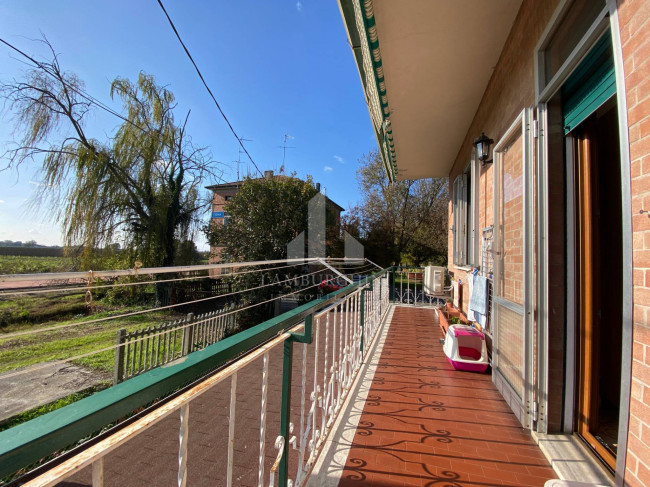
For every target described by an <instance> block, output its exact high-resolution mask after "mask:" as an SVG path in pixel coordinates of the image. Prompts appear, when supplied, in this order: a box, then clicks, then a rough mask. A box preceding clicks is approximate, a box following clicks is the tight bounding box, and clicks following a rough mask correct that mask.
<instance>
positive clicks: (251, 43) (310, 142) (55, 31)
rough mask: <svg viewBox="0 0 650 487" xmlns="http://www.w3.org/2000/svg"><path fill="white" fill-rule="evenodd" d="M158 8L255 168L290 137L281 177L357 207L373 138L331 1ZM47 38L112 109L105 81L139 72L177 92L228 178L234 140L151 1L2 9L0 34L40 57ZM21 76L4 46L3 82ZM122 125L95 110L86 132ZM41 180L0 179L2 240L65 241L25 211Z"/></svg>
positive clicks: (24, 174)
mask: <svg viewBox="0 0 650 487" xmlns="http://www.w3.org/2000/svg"><path fill="white" fill-rule="evenodd" d="M164 3H165V6H166V8H167V11H168V12H169V14H170V16H171V17H172V19H173V20H174V23H175V24H176V27H177V28H178V29H179V32H180V34H181V36H182V37H183V40H184V41H185V43H186V45H187V46H188V48H189V50H190V52H191V53H192V55H193V57H194V59H195V61H196V62H197V64H198V65H199V68H200V69H201V71H202V72H203V75H204V77H205V78H206V81H207V82H208V85H209V86H210V88H211V89H212V91H213V93H214V94H215V96H216V97H217V100H218V101H219V103H220V104H221V107H222V108H223V110H224V111H225V113H226V115H227V116H228V118H229V119H230V121H231V123H232V124H233V126H234V128H235V130H236V131H237V133H238V134H239V135H240V136H241V137H244V138H247V139H252V142H247V143H246V146H247V148H248V150H249V152H250V153H251V155H252V156H253V159H254V160H255V162H256V163H257V164H258V166H260V169H262V170H265V169H275V170H277V169H278V168H279V167H280V165H281V163H282V149H281V148H279V147H278V146H281V145H282V142H283V138H284V135H285V134H290V135H291V136H293V137H294V138H293V139H292V140H290V141H289V142H288V145H290V146H295V148H294V149H287V159H286V169H287V170H288V171H289V172H290V171H296V172H297V173H298V175H299V176H301V177H304V176H306V175H308V174H311V175H312V176H313V177H314V179H315V181H317V182H320V183H321V184H322V186H323V187H324V188H325V189H326V191H327V194H328V196H329V197H331V198H332V199H333V200H334V201H336V202H337V203H339V204H340V205H341V206H344V207H346V208H348V207H349V206H351V205H353V204H355V203H356V201H357V200H358V199H359V193H358V189H357V183H356V178H355V171H356V168H357V159H358V158H359V157H361V156H362V154H364V153H366V152H368V151H370V150H372V149H374V148H375V147H376V141H375V138H374V135H373V133H372V128H371V124H370V119H369V116H368V110H367V107H366V105H365V102H364V96H363V91H362V88H361V82H360V80H359V75H358V72H357V70H356V66H355V64H354V59H353V56H352V52H351V50H350V48H349V46H348V44H347V39H346V35H345V29H344V26H343V21H342V19H341V16H340V13H339V10H338V5H337V3H336V2H335V1H326V2H324V1H321V0H301V1H299V2H296V0H286V1H285V0H273V1H268V0H266V1H262V0H258V1H253V0H239V1H225V0H219V1H211V2H204V1H198V0H185V1H180V0H167V1H166V2H164ZM42 34H43V35H45V36H47V38H48V39H49V41H50V42H51V43H52V45H53V46H54V48H55V50H56V51H57V52H58V53H59V54H60V58H59V60H60V63H61V65H62V66H63V67H64V68H65V69H66V70H68V71H71V72H74V73H76V74H77V75H78V76H79V77H80V78H81V79H82V80H84V82H85V84H86V90H87V91H88V92H89V93H91V94H92V95H94V96H95V97H97V98H99V99H100V100H102V101H104V102H106V103H107V104H109V105H111V106H113V107H114V108H119V105H118V104H115V103H113V102H111V100H110V97H109V96H108V92H109V86H110V82H111V80H113V79H114V78H115V77H116V76H121V77H127V78H130V79H135V78H136V77H137V75H138V72H139V71H145V72H147V73H150V74H153V75H154V76H155V77H156V80H157V82H158V83H160V84H165V85H167V86H168V87H169V89H171V91H173V92H174V94H175V96H176V100H177V102H178V116H179V117H180V116H181V114H182V115H183V116H184V114H185V113H186V112H187V110H190V109H191V116H190V122H189V124H188V127H189V132H190V134H191V135H192V137H193V139H194V141H195V142H196V143H197V144H198V145H202V146H209V147H210V150H211V152H212V154H213V158H214V159H215V160H217V161H221V162H223V163H225V167H224V169H225V171H226V173H225V176H224V178H225V179H226V180H231V179H235V176H236V164H235V163H233V161H235V160H236V159H237V157H238V146H237V141H236V139H235V138H234V136H233V135H232V133H231V132H230V131H229V130H228V128H227V126H226V124H225V122H224V121H223V119H222V118H221V116H220V114H219V113H218V111H217V109H216V107H215V106H214V104H213V102H212V100H211V99H210V98H209V95H208V93H207V92H206V90H205V88H204V87H203V86H202V84H201V82H200V79H199V78H198V76H197V75H196V73H195V72H194V68H193V67H192V66H191V64H190V62H189V60H188V59H187V58H186V56H185V54H184V53H183V51H182V47H181V46H180V44H179V43H178V41H177V40H176V38H175V36H174V34H173V32H172V30H171V28H170V27H169V25H168V23H167V20H166V19H165V17H164V15H163V12H162V10H161V9H160V7H159V6H158V4H157V2H156V0H142V1H137V2H134V1H133V0H131V1H126V0H116V1H111V2H107V1H102V2H99V1H88V0H84V1H73V0H68V1H66V2H55V1H52V0H30V1H25V0H0V37H2V38H4V39H5V40H7V41H8V42H10V43H12V44H14V45H16V46H17V47H19V48H21V49H22V50H24V51H26V52H27V53H30V54H33V55H35V56H41V57H43V56H45V55H46V54H47V53H46V51H45V50H44V49H43V47H42V45H40V43H38V42H33V41H32V39H37V38H39V37H41V35H42ZM26 69H27V68H26V66H25V65H24V64H23V63H21V62H20V61H19V60H18V59H17V57H16V55H14V54H11V53H10V52H9V49H8V48H6V47H5V46H0V78H1V79H3V80H7V79H11V78H20V77H21V75H22V74H23V73H24V72H25V71H26ZM2 115H3V116H2V119H1V120H0V153H1V152H4V148H5V144H6V143H7V142H8V141H10V140H11V139H12V134H11V129H12V123H11V120H10V119H9V118H8V117H7V114H6V112H3V114H2ZM118 124H119V119H117V118H115V117H114V116H112V115H109V114H106V113H104V112H101V111H100V110H97V111H96V112H95V114H94V115H93V116H92V117H91V118H90V119H89V121H88V123H87V127H86V128H87V131H88V132H89V133H90V134H91V135H92V136H93V137H95V138H98V139H104V138H106V137H108V136H110V135H111V134H112V133H113V132H114V130H115V128H116V127H117V126H118ZM245 158H246V156H245V155H242V160H245ZM252 170H253V168H252V167H251V171H252ZM241 171H242V172H245V171H246V164H242V166H241ZM38 182H39V176H38V164H34V165H29V166H25V167H22V168H21V170H20V172H18V173H16V172H6V171H5V172H2V173H0V240H5V239H11V240H23V241H25V240H32V239H34V240H36V241H38V242H39V243H43V244H58V243H60V242H61V241H60V231H59V228H58V227H57V226H56V225H55V224H53V223H52V222H51V219H50V218H48V217H47V215H46V211H45V209H44V208H42V209H41V210H39V211H38V212H36V213H34V212H30V211H29V210H28V209H27V205H26V203H27V201H28V200H29V199H30V197H31V196H32V195H33V193H34V191H36V190H37V188H38ZM206 220H207V214H206ZM199 240H202V238H201V237H200V238H199ZM197 243H199V244H200V243H201V242H200V241H197ZM201 247H202V248H205V247H204V245H201Z"/></svg>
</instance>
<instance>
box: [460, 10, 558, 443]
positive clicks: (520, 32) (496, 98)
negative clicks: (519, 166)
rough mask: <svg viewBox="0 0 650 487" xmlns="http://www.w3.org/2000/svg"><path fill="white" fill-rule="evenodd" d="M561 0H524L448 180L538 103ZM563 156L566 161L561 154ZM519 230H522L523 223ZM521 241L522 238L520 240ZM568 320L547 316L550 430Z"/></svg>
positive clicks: (487, 181)
mask: <svg viewBox="0 0 650 487" xmlns="http://www.w3.org/2000/svg"><path fill="white" fill-rule="evenodd" d="M558 3H559V0H545V1H540V0H524V1H523V3H522V6H521V8H520V10H519V13H518V14H517V18H516V19H515V22H514V25H513V27H512V30H511V32H510V34H509V36H508V39H507V41H506V45H505V47H504V49H503V52H502V53H501V56H500V59H499V61H498V63H497V65H496V67H495V70H494V73H493V75H492V78H491V79H490V82H489V84H488V86H487V88H486V90H485V94H484V96H483V99H482V101H481V104H480V105H479V107H478V110H477V112H476V115H475V116H474V120H473V121H472V123H471V125H470V127H469V130H468V131H467V134H466V135H465V139H464V142H463V144H462V146H461V147H460V150H459V152H458V155H457V158H456V161H455V162H454V166H453V168H452V170H451V172H450V181H453V180H454V178H455V177H456V176H457V175H458V174H460V173H461V172H462V170H463V168H464V167H465V166H466V165H467V162H468V161H469V160H470V157H471V151H472V141H473V139H474V138H476V137H478V136H479V135H480V134H481V132H485V133H486V134H487V135H488V136H490V137H491V138H493V139H494V140H495V141H498V140H499V139H500V138H501V137H502V136H503V135H504V134H505V132H506V131H507V129H508V127H509V126H510V124H512V122H513V121H514V120H515V118H516V117H517V115H518V114H519V113H520V112H521V111H522V110H523V109H524V108H526V107H530V106H533V105H534V103H535V83H534V65H533V55H534V50H535V46H536V44H537V41H538V40H539V38H540V36H541V34H542V32H543V30H544V29H545V28H546V25H547V24H548V22H549V20H550V18H551V15H552V14H553V12H554V11H555V9H556V7H557V5H558ZM559 161H560V162H561V161H562V158H561V157H560V158H559ZM556 169H557V168H556ZM493 172H494V171H493V168H492V166H490V165H488V166H486V167H485V168H483V169H482V170H481V171H480V182H479V188H480V190H479V191H480V194H479V196H478V198H477V200H478V202H479V225H480V227H479V228H478V231H479V236H480V231H481V230H482V229H483V228H485V227H488V226H490V225H492V224H493V203H492V199H493ZM555 174H556V175H563V170H562V169H560V170H559V171H555ZM549 183H553V184H549V188H550V190H551V191H555V192H556V193H557V192H559V193H560V194H555V193H553V195H551V197H552V198H554V199H553V201H556V202H560V203H562V202H563V201H564V194H563V185H562V184H555V182H549ZM560 183H561V181H560ZM450 194H451V193H450ZM551 210H552V209H551ZM563 211H564V210H563V209H562V208H560V209H559V212H555V213H554V214H553V215H550V216H551V218H550V221H549V227H552V228H555V227H557V228H561V229H562V232H559V233H558V232H557V231H555V232H554V235H557V236H558V237H559V238H557V240H556V241H555V242H554V243H553V242H551V243H550V245H551V246H552V245H554V244H556V245H558V246H559V250H558V249H555V248H551V253H552V254H553V255H554V260H553V262H550V263H549V277H550V281H551V282H549V286H551V288H552V292H551V293H549V306H550V309H564V284H565V274H564V260H563V255H564V249H563V247H562V246H563V245H564V238H563V228H564V217H563ZM450 221H451V220H450ZM557 228H556V230H557ZM513 230H514V229H513ZM521 230H522V232H523V228H522V229H521ZM519 241H520V242H521V244H523V242H522V240H519ZM452 244H453V240H452V238H451V232H450V239H449V249H450V257H449V262H450V265H449V268H450V270H451V271H452V272H455V274H460V275H463V274H464V273H459V272H458V271H457V269H456V267H455V266H454V265H453V264H452V262H453V259H452V255H453V254H452V252H453V245H452ZM553 279H555V281H553ZM556 281H557V282H556ZM513 292H514V290H513ZM513 296H514V295H513ZM468 298H469V296H465V300H468ZM517 299H518V298H517ZM518 300H519V299H518ZM564 325H565V323H564V316H563V315H562V314H561V313H555V314H551V315H550V316H549V338H550V340H549V347H550V350H549V358H550V360H549V391H548V392H549V394H548V410H547V411H546V414H547V419H548V425H549V431H559V430H560V429H561V427H562V424H561V418H562V400H563V383H564V348H563V344H564V339H563V335H564Z"/></svg>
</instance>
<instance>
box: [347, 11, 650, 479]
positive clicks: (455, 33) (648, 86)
mask: <svg viewBox="0 0 650 487" xmlns="http://www.w3.org/2000/svg"><path fill="white" fill-rule="evenodd" d="M339 3H340V8H341V12H342V15H343V18H344V22H345V25H346V28H347V33H348V40H349V42H350V45H351V47H352V50H353V53H354V56H355V59H356V62H357V66H358V68H359V73H360V76H361V81H362V85H363V88H364V91H365V95H366V100H367V102H368V107H369V111H370V117H371V122H372V124H373V126H374V128H375V132H376V135H377V140H378V143H379V146H380V148H381V152H382V156H383V159H384V164H385V167H386V171H387V174H388V176H389V178H391V179H416V178H422V177H443V176H447V177H449V184H450V195H451V200H450V203H449V234H448V235H449V240H448V242H449V271H450V273H451V274H453V277H454V280H455V282H456V285H458V284H461V285H462V284H467V283H468V281H469V280H471V279H472V277H471V276H470V272H472V270H474V269H479V272H480V273H482V274H483V275H485V276H486V277H488V278H489V279H490V281H491V284H492V299H491V315H490V325H489V327H488V329H487V332H488V334H489V337H490V339H491V344H492V377H493V381H494V382H495V383H496V384H497V385H498V387H499V390H500V391H501V393H502V395H503V397H504V398H505V399H506V400H507V402H508V404H509V405H510V407H511V408H512V410H513V412H514V413H515V414H516V415H517V417H518V418H519V420H520V421H521V423H522V425H523V426H524V427H525V428H528V429H530V430H531V431H532V432H533V433H534V434H535V435H536V437H537V438H538V439H539V441H540V445H542V444H546V446H547V447H548V448H552V447H554V446H553V445H558V444H562V443H563V442H566V443H567V444H570V445H572V446H573V447H576V446H577V447H578V448H579V449H580V451H581V452H583V453H585V455H586V458H587V461H588V462H592V464H593V465H592V466H593V468H594V469H595V470H598V472H599V473H602V472H606V473H605V475H606V477H607V478H609V479H610V480H611V481H612V482H613V483H615V484H616V485H650V460H648V459H650V328H649V326H648V313H649V310H650V213H649V211H650V35H649V32H650V1H647V0H523V1H522V0H494V1H490V2H482V1H478V0H476V1H474V0H463V1H458V2H445V1H442V0H440V1H437V0H432V1H426V2H425V1H417V0H410V1H405V2H389V1H387V0H340V2H339ZM483 134H485V136H486V137H485V138H484V140H487V139H490V142H491V144H490V147H489V151H488V152H487V153H486V154H485V155H486V156H487V157H484V155H483V153H482V152H481V153H479V152H478V151H479V149H480V148H478V147H477V145H476V142H477V139H479V138H480V137H481V136H482V135H483ZM463 294H464V299H463V301H462V303H460V306H461V307H462V308H463V309H464V310H465V311H467V305H468V303H469V296H468V289H467V287H465V289H464V293H463ZM547 451H549V450H548V449H547ZM557 451H558V452H559V453H558V455H560V457H561V456H562V455H564V454H566V455H569V453H568V451H567V452H564V453H563V450H562V448H561V447H560V449H559V450H557ZM556 463H557V465H560V463H562V462H556ZM554 466H556V464H554ZM558 468H562V467H561V466H558Z"/></svg>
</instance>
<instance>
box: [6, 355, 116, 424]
mask: <svg viewBox="0 0 650 487" xmlns="http://www.w3.org/2000/svg"><path fill="white" fill-rule="evenodd" d="M38 367H39V368H37V367H34V370H33V371H29V370H26V371H25V372H23V373H21V374H17V375H15V374H14V372H15V371H11V372H7V373H4V374H0V391H2V401H0V421H2V420H4V419H7V418H9V417H11V416H14V415H16V414H18V413H22V412H23V411H27V410H29V409H32V408H35V407H38V406H42V405H43V404H48V403H50V402H52V401H56V400H57V399H60V398H62V397H65V396H67V395H69V394H72V393H74V392H79V391H81V390H83V389H87V388H88V387H92V386H94V385H97V384H99V383H100V382H102V381H105V380H108V379H109V377H108V376H107V374H105V373H101V372H97V371H95V370H91V369H87V368H85V367H80V366H77V365H71V364H59V363H53V364H51V365H49V366H47V367H42V366H41V365H38Z"/></svg>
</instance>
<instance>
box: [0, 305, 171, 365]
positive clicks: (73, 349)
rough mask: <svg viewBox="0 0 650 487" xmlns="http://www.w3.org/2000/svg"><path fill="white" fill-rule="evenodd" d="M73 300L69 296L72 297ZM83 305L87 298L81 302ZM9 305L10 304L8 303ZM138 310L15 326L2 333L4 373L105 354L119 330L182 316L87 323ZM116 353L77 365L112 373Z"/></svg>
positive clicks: (160, 313)
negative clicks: (47, 328)
mask: <svg viewBox="0 0 650 487" xmlns="http://www.w3.org/2000/svg"><path fill="white" fill-rule="evenodd" d="M68 297H69V296H68ZM81 299H82V302H83V297H82V298H81ZM5 305H6V303H5ZM139 309H141V308H137V307H133V306H132V307H119V308H118V307H110V308H109V307H106V308H105V309H104V310H102V311H98V312H96V313H94V314H91V315H88V316H77V317H75V318H73V319H69V320H65V321H46V322H42V323H40V324H38V325H34V324H31V325H29V324H15V325H12V326H8V327H5V328H3V329H2V332H1V333H0V373H2V372H6V371H9V370H14V369H17V368H20V367H27V366H30V365H34V364H39V363H44V362H49V361H52V360H62V359H67V358H70V357H74V356H77V355H82V354H85V353H88V352H92V351H95V350H101V349H102V348H107V347H110V346H112V345H114V344H115V336H116V332H117V330H119V329H120V328H126V329H127V330H128V331H132V330H136V329H139V328H145V327H148V326H155V325H158V324H160V323H163V322H167V321H172V320H174V319H176V318H178V317H179V316H180V315H173V314H170V313H169V312H164V311H157V312H153V313H146V314H141V315H135V316H129V317H125V318H116V319H114V320H110V321H105V322H100V323H89V324H87V325H85V324H84V322H87V321H91V320H95V319H98V318H105V317H109V316H115V315H119V314H124V313H127V312H131V311H137V310H139ZM68 324H75V326H71V327H67V328H61V329H59V330H52V331H46V332H41V333H39V332H38V330H39V328H46V327H49V326H60V325H68ZM25 330H30V331H31V330H33V331H34V333H33V334H31V333H30V334H27V335H21V336H18V337H13V338H5V339H2V334H7V333H11V332H16V331H25ZM114 356H115V352H114V351H113V350H109V351H106V352H101V353H98V354H94V355H91V356H89V357H85V358H82V359H79V360H76V361H75V363H76V364H79V365H84V366H87V367H90V368H93V369H97V370H101V371H104V372H110V371H112V370H113V359H114Z"/></svg>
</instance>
